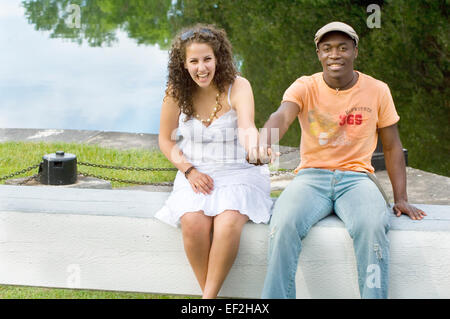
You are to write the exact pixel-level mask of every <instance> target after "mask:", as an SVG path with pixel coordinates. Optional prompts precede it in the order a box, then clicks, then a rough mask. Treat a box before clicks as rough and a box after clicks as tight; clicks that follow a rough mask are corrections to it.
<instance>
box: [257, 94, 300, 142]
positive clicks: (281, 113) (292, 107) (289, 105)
mask: <svg viewBox="0 0 450 319" xmlns="http://www.w3.org/2000/svg"><path fill="white" fill-rule="evenodd" d="M298 113H300V107H299V106H298V105H297V104H296V103H294V102H283V103H281V105H280V107H279V108H278V110H276V112H274V113H272V114H271V115H270V117H269V119H268V120H267V122H266V124H264V128H263V130H262V132H261V135H260V140H261V144H264V143H265V145H264V146H267V147H270V146H271V145H272V144H274V143H278V141H279V140H281V139H282V138H283V136H284V134H285V133H286V132H287V130H288V129H289V126H290V125H291V124H292V122H293V121H294V120H295V118H296V117H297V116H298ZM273 128H275V129H279V132H278V140H276V138H275V137H272V136H271V129H273Z"/></svg>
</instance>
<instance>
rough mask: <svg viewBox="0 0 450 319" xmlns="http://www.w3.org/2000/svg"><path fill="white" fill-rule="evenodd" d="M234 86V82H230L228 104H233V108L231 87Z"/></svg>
mask: <svg viewBox="0 0 450 319" xmlns="http://www.w3.org/2000/svg"><path fill="white" fill-rule="evenodd" d="M232 86H233V83H231V84H230V87H229V88H228V104H229V105H230V106H231V108H233V106H232V105H231V99H230V95H231V87H232Z"/></svg>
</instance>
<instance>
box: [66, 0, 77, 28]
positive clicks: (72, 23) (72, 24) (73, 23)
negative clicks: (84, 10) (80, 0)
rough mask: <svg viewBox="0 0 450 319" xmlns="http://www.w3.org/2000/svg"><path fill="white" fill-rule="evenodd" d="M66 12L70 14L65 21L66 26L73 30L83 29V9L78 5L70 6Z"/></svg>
mask: <svg viewBox="0 0 450 319" xmlns="http://www.w3.org/2000/svg"><path fill="white" fill-rule="evenodd" d="M66 12H68V13H70V14H69V16H68V17H67V19H66V20H65V22H66V25H67V26H68V27H69V28H71V29H73V28H77V29H79V28H81V8H80V6H79V5H77V4H69V6H68V7H67V9H66Z"/></svg>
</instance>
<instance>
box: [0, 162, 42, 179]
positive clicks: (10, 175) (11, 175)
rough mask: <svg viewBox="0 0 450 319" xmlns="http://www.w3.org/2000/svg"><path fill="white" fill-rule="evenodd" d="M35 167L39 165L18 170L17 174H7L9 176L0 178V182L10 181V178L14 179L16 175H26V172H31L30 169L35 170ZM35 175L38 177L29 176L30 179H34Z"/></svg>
mask: <svg viewBox="0 0 450 319" xmlns="http://www.w3.org/2000/svg"><path fill="white" fill-rule="evenodd" d="M37 167H39V164H35V165H32V166H30V167H27V168H24V169H22V170H20V171H17V172H15V173H11V174H9V175H5V176H2V177H0V182H1V181H3V180H6V179H10V178H11V177H14V176H17V175H22V174H24V173H26V172H29V171H31V170H32V169H35V168H37ZM37 175H38V174H36V175H33V176H31V177H36V176H37ZM31 177H30V178H31Z"/></svg>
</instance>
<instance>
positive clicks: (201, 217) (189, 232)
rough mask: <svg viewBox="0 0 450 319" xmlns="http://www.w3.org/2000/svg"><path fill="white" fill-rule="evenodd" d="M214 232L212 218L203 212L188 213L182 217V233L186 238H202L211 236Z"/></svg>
mask: <svg viewBox="0 0 450 319" xmlns="http://www.w3.org/2000/svg"><path fill="white" fill-rule="evenodd" d="M211 230H212V217H210V216H206V215H205V214H204V213H203V211H199V212H192V213H186V214H184V215H183V216H182V217H181V231H182V233H183V237H184V238H192V237H202V235H207V234H210V233H211Z"/></svg>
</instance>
